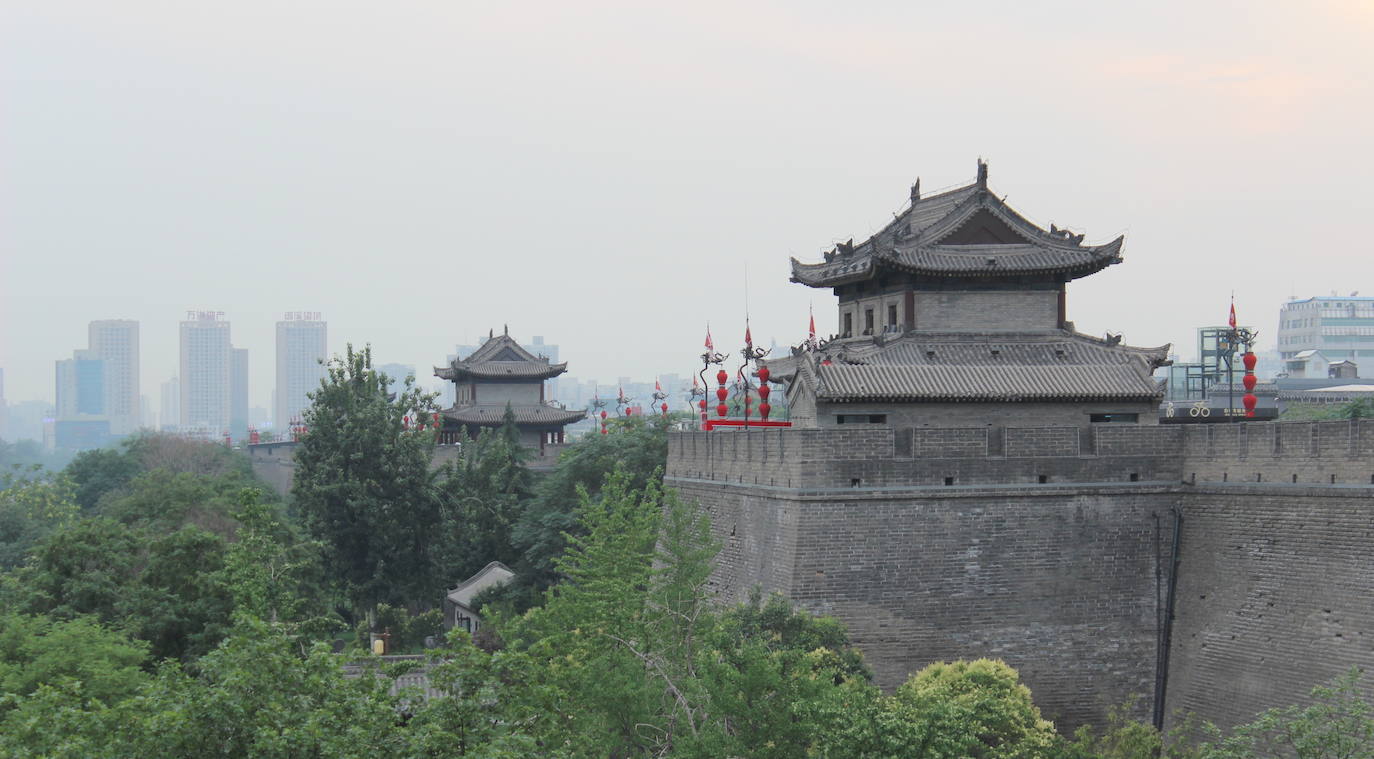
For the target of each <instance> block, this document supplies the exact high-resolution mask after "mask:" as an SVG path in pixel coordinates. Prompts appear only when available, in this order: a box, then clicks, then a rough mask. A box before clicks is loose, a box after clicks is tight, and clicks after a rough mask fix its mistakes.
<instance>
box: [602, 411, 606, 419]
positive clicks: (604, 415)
mask: <svg viewBox="0 0 1374 759" xmlns="http://www.w3.org/2000/svg"><path fill="white" fill-rule="evenodd" d="M601 418H602V419H605V418H606V412H605V411H602V412H601Z"/></svg>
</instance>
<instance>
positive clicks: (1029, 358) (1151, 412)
mask: <svg viewBox="0 0 1374 759" xmlns="http://www.w3.org/2000/svg"><path fill="white" fill-rule="evenodd" d="M987 176H988V169H987V164H986V163H984V162H982V161H979V162H978V175H977V179H976V181H974V182H973V183H972V184H969V185H965V186H962V187H958V188H955V189H952V190H949V191H946V192H941V193H938V194H934V195H931V196H929V197H923V196H922V195H921V192H920V183H919V182H917V184H916V185H915V186H914V187H912V189H911V202H910V205H909V206H908V207H907V208H906V210H905V211H904V212H902V213H900V214H897V215H896V217H895V218H894V219H893V221H892V222H891V223H889V224H887V225H886V226H885V227H883V229H881V230H880V231H879V232H877V233H876V234H874V235H873V236H872V237H870V238H868V239H867V240H865V241H863V242H861V243H859V244H857V245H856V244H853V242H852V241H851V242H849V243H844V244H841V245H838V246H836V247H835V248H834V249H833V250H831V251H828V252H826V253H825V254H824V260H823V261H821V262H819V263H801V262H799V261H797V260H796V259H793V260H792V281H794V282H799V283H801V284H804V285H807V286H808V287H815V288H830V289H831V290H832V291H833V292H834V293H835V295H836V297H837V299H838V306H839V327H840V334H838V335H837V336H836V337H835V338H834V339H832V340H831V341H829V342H827V343H823V344H820V345H816V346H810V349H797V350H795V351H794V354H793V355H792V356H791V357H786V358H783V359H780V360H774V361H770V362H768V366H769V369H770V371H771V372H772V376H773V377H775V378H778V379H782V380H784V381H786V382H788V390H787V400H788V404H789V407H790V408H791V409H792V421H793V423H794V424H798V425H808V424H811V425H817V426H829V425H836V424H872V423H885V424H891V425H894V426H933V427H949V426H964V425H971V426H985V425H993V426H1002V425H1027V426H1034V425H1064V424H1068V425H1075V424H1083V425H1087V424H1092V423H1098V422H1130V423H1141V424H1147V423H1154V422H1155V421H1156V419H1157V414H1156V409H1157V408H1158V406H1159V403H1160V399H1161V398H1162V386H1161V385H1160V383H1159V382H1158V381H1157V380H1155V379H1154V378H1153V377H1152V376H1151V375H1152V373H1153V371H1154V369H1155V368H1157V367H1159V366H1162V365H1164V364H1167V363H1168V359H1167V355H1168V348H1169V346H1168V345H1164V346H1160V347H1157V348H1135V347H1131V346H1127V345H1124V344H1122V343H1121V340H1120V338H1119V337H1117V336H1110V335H1109V336H1106V337H1103V338H1098V337H1091V336H1088V335H1085V334H1081V333H1079V332H1077V331H1076V330H1075V329H1074V326H1073V323H1072V322H1070V321H1069V320H1068V318H1067V313H1066V302H1067V300H1066V287H1067V284H1068V283H1069V282H1070V281H1072V280H1075V279H1078V278H1079V277H1085V276H1088V275H1090V274H1093V273H1095V272H1098V271H1101V270H1102V269H1104V268H1106V267H1108V266H1111V265H1113V264H1117V263H1120V262H1121V248H1122V243H1123V238H1122V237H1117V238H1115V239H1113V240H1111V241H1109V242H1106V243H1104V244H1101V245H1087V244H1084V242H1083V237H1084V236H1083V235H1082V234H1075V233H1073V232H1071V231H1069V230H1066V229H1060V228H1059V227H1057V226H1055V225H1051V226H1050V229H1049V230H1045V229H1043V228H1041V227H1039V226H1037V225H1036V224H1034V223H1032V222H1030V221H1028V220H1027V219H1026V218H1025V217H1023V216H1021V214H1019V213H1017V212H1016V211H1015V210H1013V209H1012V208H1011V207H1010V206H1008V205H1007V204H1006V203H1005V202H1003V200H1002V199H1001V198H999V197H998V196H997V195H995V194H993V193H992V191H991V190H989V189H988V182H987Z"/></svg>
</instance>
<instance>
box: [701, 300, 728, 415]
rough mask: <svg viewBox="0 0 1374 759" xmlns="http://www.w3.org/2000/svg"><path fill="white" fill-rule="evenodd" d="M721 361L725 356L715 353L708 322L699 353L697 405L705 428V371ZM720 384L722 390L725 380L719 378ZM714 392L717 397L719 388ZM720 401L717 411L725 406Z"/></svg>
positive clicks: (723, 400)
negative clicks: (699, 383) (704, 340)
mask: <svg viewBox="0 0 1374 759" xmlns="http://www.w3.org/2000/svg"><path fill="white" fill-rule="evenodd" d="M723 363H725V356H724V354H721V353H716V346H715V343H714V342H712V340H711V325H709V324H708V325H706V352H705V353H703V354H701V372H700V373H699V376H700V377H701V400H700V401H698V405H699V406H700V407H701V424H702V427H703V428H705V426H706V420H707V418H708V417H709V414H708V413H707V411H706V406H707V403H706V395H707V393H706V388H707V387H709V385H708V383H707V382H706V372H707V371H709V370H710V368H711V365H712V364H717V365H719V364H723ZM724 373H725V370H724V369H722V370H721V371H720V374H724ZM720 385H721V389H722V390H723V389H724V388H725V380H723V379H721V380H720ZM716 393H717V397H719V394H720V390H717V391H716ZM720 401H721V402H720V405H719V406H717V411H719V410H720V409H721V408H724V406H725V399H724V398H721V399H720ZM721 416H725V414H721Z"/></svg>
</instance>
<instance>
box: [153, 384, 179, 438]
mask: <svg viewBox="0 0 1374 759" xmlns="http://www.w3.org/2000/svg"><path fill="white" fill-rule="evenodd" d="M160 390H161V393H162V398H161V403H160V404H159V408H160V409H161V413H159V414H158V420H157V422H158V429H160V430H162V431H163V432H175V431H176V430H177V429H178V428H179V427H180V426H181V382H180V381H179V380H177V378H176V377H173V378H171V379H169V380H167V381H166V382H164V383H162V385H161V387H160Z"/></svg>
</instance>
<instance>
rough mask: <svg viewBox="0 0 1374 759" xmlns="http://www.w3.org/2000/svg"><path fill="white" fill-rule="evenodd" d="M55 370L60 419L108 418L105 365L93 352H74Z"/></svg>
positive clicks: (59, 363)
mask: <svg viewBox="0 0 1374 759" xmlns="http://www.w3.org/2000/svg"><path fill="white" fill-rule="evenodd" d="M56 370H57V371H56V374H57V387H56V388H55V390H56V392H57V418H58V419H75V418H77V417H95V416H100V417H103V416H104V415H105V362H103V361H101V360H100V359H99V358H97V357H96V355H95V353H94V351H90V350H75V351H72V357H71V358H68V359H63V360H60V361H58V362H57V365H56Z"/></svg>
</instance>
